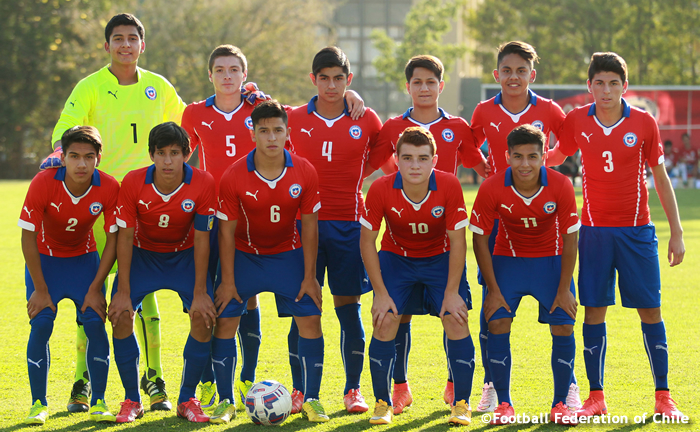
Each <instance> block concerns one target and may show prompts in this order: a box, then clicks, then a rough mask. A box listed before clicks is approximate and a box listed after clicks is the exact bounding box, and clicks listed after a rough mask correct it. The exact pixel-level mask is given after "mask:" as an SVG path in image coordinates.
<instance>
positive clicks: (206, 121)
mask: <svg viewBox="0 0 700 432" xmlns="http://www.w3.org/2000/svg"><path fill="white" fill-rule="evenodd" d="M215 98H216V96H210V97H208V98H207V99H206V100H203V101H200V102H194V103H191V104H189V105H187V108H185V112H184V113H183V114H182V127H183V128H184V129H185V130H186V131H187V134H188V135H189V136H190V150H191V151H193V152H194V151H195V149H196V148H197V147H199V160H200V162H201V167H202V169H203V170H204V171H207V172H209V173H211V175H212V176H214V181H215V182H216V190H217V195H218V190H219V182H220V181H221V176H222V175H224V171H226V169H227V168H228V167H229V166H231V165H233V163H234V162H236V161H238V160H239V159H241V158H242V157H245V155H247V154H248V153H249V152H250V151H251V150H253V149H254V148H255V143H254V142H253V139H252V138H251V137H250V131H251V130H252V129H253V120H252V119H251V118H250V113H252V112H253V108H254V107H253V106H252V105H250V104H248V103H245V101H244V98H243V96H241V104H240V105H238V107H237V108H236V109H235V110H233V111H231V112H229V113H227V112H223V111H221V110H220V109H219V108H217V107H216V105H214V102H215Z"/></svg>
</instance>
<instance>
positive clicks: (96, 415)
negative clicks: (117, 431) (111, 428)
mask: <svg viewBox="0 0 700 432" xmlns="http://www.w3.org/2000/svg"><path fill="white" fill-rule="evenodd" d="M90 420H92V421H96V422H98V423H102V422H109V423H112V422H115V421H116V420H117V417H116V416H115V415H114V414H112V413H111V412H109V408H107V404H106V403H105V401H103V400H102V399H97V403H96V404H95V405H93V406H91V407H90Z"/></svg>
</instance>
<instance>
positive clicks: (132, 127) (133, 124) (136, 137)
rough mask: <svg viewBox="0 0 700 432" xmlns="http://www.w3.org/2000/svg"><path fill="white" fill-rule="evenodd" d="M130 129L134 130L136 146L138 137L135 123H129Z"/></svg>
mask: <svg viewBox="0 0 700 432" xmlns="http://www.w3.org/2000/svg"><path fill="white" fill-rule="evenodd" d="M131 129H133V130H134V144H138V135H137V134H136V123H131Z"/></svg>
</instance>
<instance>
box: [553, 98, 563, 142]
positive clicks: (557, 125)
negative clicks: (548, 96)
mask: <svg viewBox="0 0 700 432" xmlns="http://www.w3.org/2000/svg"><path fill="white" fill-rule="evenodd" d="M565 118H566V114H564V110H562V109H561V107H560V106H559V104H558V103H556V102H554V101H551V103H550V104H549V121H550V122H551V123H550V124H551V129H550V130H551V132H552V133H553V134H554V135H555V136H556V137H557V139H559V137H560V136H561V128H562V126H563V125H564V119H565Z"/></svg>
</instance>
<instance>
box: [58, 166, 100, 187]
mask: <svg viewBox="0 0 700 432" xmlns="http://www.w3.org/2000/svg"><path fill="white" fill-rule="evenodd" d="M53 178H54V179H55V180H58V181H62V182H65V181H66V167H60V168H59V169H57V170H56V175H55V176H53ZM90 184H91V185H92V186H99V185H100V172H99V171H98V170H97V169H95V172H93V173H92V179H90Z"/></svg>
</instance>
